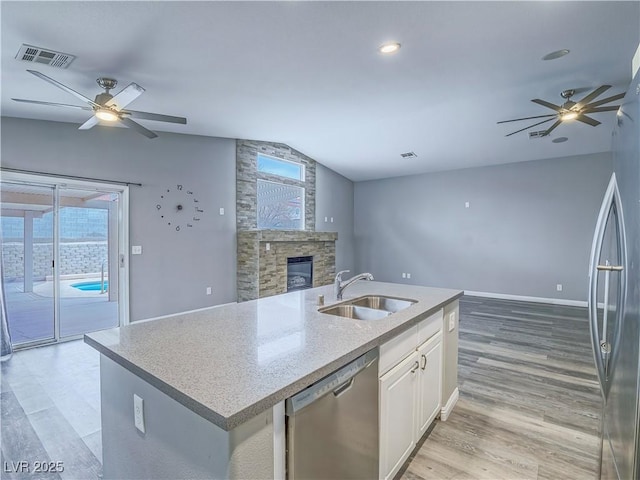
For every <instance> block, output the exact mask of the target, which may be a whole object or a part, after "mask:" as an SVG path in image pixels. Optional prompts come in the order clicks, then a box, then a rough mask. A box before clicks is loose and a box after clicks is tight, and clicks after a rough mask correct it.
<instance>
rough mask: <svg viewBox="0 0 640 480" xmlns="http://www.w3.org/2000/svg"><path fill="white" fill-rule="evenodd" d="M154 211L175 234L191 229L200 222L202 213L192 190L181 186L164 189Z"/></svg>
mask: <svg viewBox="0 0 640 480" xmlns="http://www.w3.org/2000/svg"><path fill="white" fill-rule="evenodd" d="M156 210H157V211H158V215H160V219H161V220H163V221H164V223H165V225H167V226H168V227H170V228H172V229H174V230H175V231H176V232H180V231H183V230H185V229H187V228H193V227H194V225H197V224H198V223H199V222H200V219H201V218H202V214H203V213H204V209H203V208H202V207H201V206H200V202H199V200H198V199H197V197H196V196H195V194H194V193H193V190H189V189H187V188H184V187H183V186H182V185H176V186H175V187H173V188H167V189H165V191H164V192H163V193H162V194H161V195H160V199H159V201H158V203H157V204H156Z"/></svg>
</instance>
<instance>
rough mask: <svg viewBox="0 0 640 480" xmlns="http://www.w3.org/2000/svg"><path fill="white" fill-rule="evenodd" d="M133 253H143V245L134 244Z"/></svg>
mask: <svg viewBox="0 0 640 480" xmlns="http://www.w3.org/2000/svg"><path fill="white" fill-rule="evenodd" d="M131 255H142V245H133V246H132V247H131Z"/></svg>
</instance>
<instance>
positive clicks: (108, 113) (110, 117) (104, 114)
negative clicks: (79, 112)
mask: <svg viewBox="0 0 640 480" xmlns="http://www.w3.org/2000/svg"><path fill="white" fill-rule="evenodd" d="M96 117H98V118H99V119H100V120H104V121H105V122H115V121H117V120H118V113H117V112H114V111H112V110H110V109H108V108H99V109H97V110H96Z"/></svg>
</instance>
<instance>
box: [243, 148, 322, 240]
mask: <svg viewBox="0 0 640 480" xmlns="http://www.w3.org/2000/svg"><path fill="white" fill-rule="evenodd" d="M258 153H263V154H265V155H269V156H271V157H275V158H280V159H283V160H289V161H291V162H296V163H301V164H303V165H304V170H305V181H304V184H303V182H300V181H296V180H291V179H287V178H282V177H279V176H277V175H270V174H267V173H263V172H258V168H257V157H258ZM258 178H260V179H262V180H269V181H272V182H278V183H284V184H287V185H295V186H304V216H305V218H304V225H305V230H307V231H314V230H315V229H316V162H315V160H313V159H312V158H309V157H307V156H306V155H305V154H303V153H300V152H298V151H297V150H295V149H293V148H291V147H289V146H287V145H284V144H282V143H271V142H258V141H254V140H237V141H236V226H237V230H238V231H241V230H255V229H256V228H258V220H257V218H256V205H257V201H258V200H257V191H258V184H257V180H258Z"/></svg>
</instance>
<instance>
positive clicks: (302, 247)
mask: <svg viewBox="0 0 640 480" xmlns="http://www.w3.org/2000/svg"><path fill="white" fill-rule="evenodd" d="M337 238H338V234H337V233H335V232H303V231H282V230H253V231H239V232H238V301H239V302H244V301H247V300H253V299H256V298H261V297H267V296H270V295H277V294H280V293H285V292H286V291H287V258H288V257H299V256H312V257H313V286H314V287H319V286H321V285H328V284H330V283H331V282H333V278H334V276H335V270H336V243H335V242H336V240H337ZM267 243H269V245H270V249H269V250H267V248H266V246H267Z"/></svg>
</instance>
